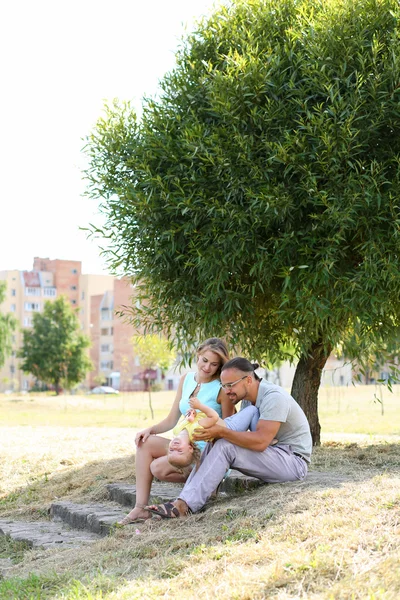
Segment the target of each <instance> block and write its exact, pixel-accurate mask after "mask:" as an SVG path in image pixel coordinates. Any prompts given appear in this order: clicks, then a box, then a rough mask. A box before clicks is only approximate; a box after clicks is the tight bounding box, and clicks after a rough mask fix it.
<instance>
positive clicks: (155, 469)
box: [150, 456, 192, 483]
mask: <svg viewBox="0 0 400 600" xmlns="http://www.w3.org/2000/svg"><path fill="white" fill-rule="evenodd" d="M150 469H151V472H152V473H153V475H154V477H157V479H159V480H160V481H169V482H170V483H185V481H186V479H187V478H188V477H189V474H190V471H191V470H192V465H190V467H187V468H184V469H183V473H182V472H181V471H178V470H177V469H175V467H173V466H172V465H170V464H169V462H168V458H167V457H166V456H161V457H160V458H157V459H156V460H153V462H152V463H151V465H150Z"/></svg>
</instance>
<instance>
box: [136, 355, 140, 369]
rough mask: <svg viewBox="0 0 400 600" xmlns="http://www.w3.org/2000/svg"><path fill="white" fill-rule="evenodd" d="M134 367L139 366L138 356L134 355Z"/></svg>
mask: <svg viewBox="0 0 400 600" xmlns="http://www.w3.org/2000/svg"><path fill="white" fill-rule="evenodd" d="M135 367H140V358H139V357H138V356H135Z"/></svg>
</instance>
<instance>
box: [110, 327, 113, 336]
mask: <svg viewBox="0 0 400 600" xmlns="http://www.w3.org/2000/svg"><path fill="white" fill-rule="evenodd" d="M110 335H114V327H110Z"/></svg>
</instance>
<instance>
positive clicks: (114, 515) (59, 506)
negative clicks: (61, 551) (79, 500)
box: [50, 502, 125, 536]
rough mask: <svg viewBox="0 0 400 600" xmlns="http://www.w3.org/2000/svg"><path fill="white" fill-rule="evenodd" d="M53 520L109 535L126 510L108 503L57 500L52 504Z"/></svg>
mask: <svg viewBox="0 0 400 600" xmlns="http://www.w3.org/2000/svg"><path fill="white" fill-rule="evenodd" d="M50 516H51V517H52V519H53V521H55V522H57V521H58V522H60V521H62V522H63V523H67V524H68V525H69V526H70V527H72V528H74V529H82V530H87V531H91V532H92V533H95V534H97V535H100V536H104V535H107V534H108V533H109V532H110V530H111V529H112V528H113V526H114V525H115V524H116V523H117V521H119V520H121V519H123V518H124V516H125V512H123V511H121V509H120V508H116V507H115V506H112V505H107V504H75V503H74V502H55V503H53V504H52V505H51V506H50Z"/></svg>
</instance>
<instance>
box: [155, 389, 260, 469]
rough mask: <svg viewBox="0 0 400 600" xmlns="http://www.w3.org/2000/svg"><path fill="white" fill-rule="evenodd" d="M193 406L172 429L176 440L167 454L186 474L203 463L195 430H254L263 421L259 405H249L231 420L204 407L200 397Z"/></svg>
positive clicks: (192, 402) (193, 402)
mask: <svg viewBox="0 0 400 600" xmlns="http://www.w3.org/2000/svg"><path fill="white" fill-rule="evenodd" d="M189 405H190V410H188V411H187V413H186V414H185V416H184V417H183V419H182V420H181V421H180V422H179V423H178V424H177V425H176V427H174V429H173V430H172V433H173V434H174V436H175V437H174V438H173V439H172V440H171V442H170V444H169V447H168V454H167V457H168V462H169V463H170V464H171V465H172V466H174V467H175V468H177V469H182V471H183V470H184V469H185V468H187V467H190V466H191V465H193V464H195V465H196V467H197V466H198V464H199V462H200V455H201V451H200V449H199V447H198V446H197V444H196V442H194V441H193V432H194V430H195V429H198V428H208V427H212V425H221V427H228V428H229V429H232V430H233V431H247V430H248V429H250V430H251V431H254V430H255V428H256V425H257V421H258V419H259V412H258V408H256V407H255V406H247V407H246V408H244V409H243V410H241V411H239V412H238V413H236V414H234V415H232V416H231V417H227V418H226V419H221V418H220V417H219V415H218V413H217V412H216V411H215V410H214V409H213V408H210V407H209V406H206V405H204V404H202V403H201V402H200V400H199V399H198V398H191V399H190V400H189ZM197 410H198V411H200V412H197ZM210 441H211V440H210Z"/></svg>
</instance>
